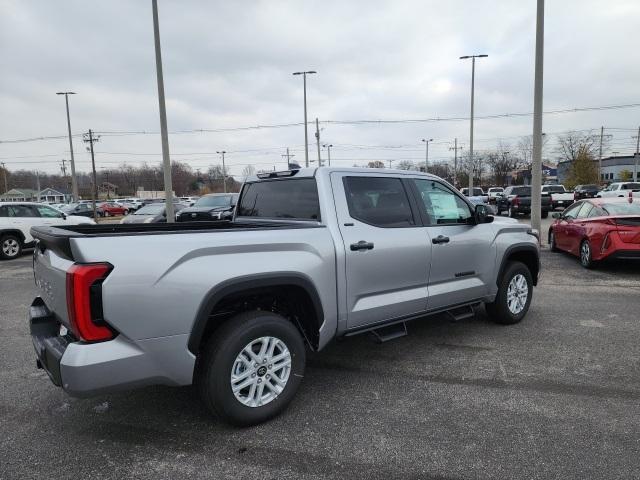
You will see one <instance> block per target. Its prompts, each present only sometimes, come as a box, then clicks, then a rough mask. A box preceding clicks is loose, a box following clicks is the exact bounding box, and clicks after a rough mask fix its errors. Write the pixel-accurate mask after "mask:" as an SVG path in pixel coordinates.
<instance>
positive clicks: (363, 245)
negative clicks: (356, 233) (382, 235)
mask: <svg viewBox="0 0 640 480" xmlns="http://www.w3.org/2000/svg"><path fill="white" fill-rule="evenodd" d="M356 250H373V243H371V242H366V241H364V240H360V241H359V242H358V243H352V244H351V251H353V252H355V251H356Z"/></svg>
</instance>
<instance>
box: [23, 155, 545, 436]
mask: <svg viewBox="0 0 640 480" xmlns="http://www.w3.org/2000/svg"><path fill="white" fill-rule="evenodd" d="M33 236H34V237H35V238H36V240H37V243H36V248H35V252H34V269H35V279H36V284H37V286H38V288H39V291H40V296H39V297H37V298H36V299H35V300H34V302H33V305H32V306H31V309H30V322H31V332H32V338H33V343H34V346H35V349H36V354H37V357H38V362H39V365H41V366H42V367H43V368H44V369H45V370H46V371H47V372H48V374H49V376H50V377H51V380H52V381H53V383H55V384H56V385H58V386H61V387H62V388H64V389H65V390H66V391H67V392H69V393H70V394H73V395H80V396H83V395H91V394H95V393H98V392H106V391H112V390H117V389H123V388H131V387H137V386H142V385H150V384H164V385H175V386H179V385H189V384H191V383H196V384H197V385H198V387H199V389H200V391H201V393H202V397H203V399H204V402H205V403H206V404H207V406H208V407H209V408H210V409H211V410H212V411H213V412H215V413H217V414H218V415H219V416H220V417H222V418H223V419H225V420H227V421H230V422H232V423H235V424H240V425H250V424H255V423H259V422H262V421H265V420H267V419H269V418H271V417H273V416H274V415H276V414H278V413H279V412H281V411H282V410H283V409H284V408H285V407H286V405H287V404H288V403H289V402H290V401H291V400H292V398H293V396H294V395H295V393H296V390H297V389H298V386H299V385H300V382H301V381H302V378H303V375H304V369H305V351H306V348H309V349H311V350H314V351H317V350H321V349H322V348H324V347H325V346H326V345H327V344H328V343H329V342H330V341H331V340H332V339H333V338H336V337H339V336H347V335H355V334H358V333H362V332H368V331H370V332H373V333H374V334H375V335H376V336H377V337H378V338H379V339H380V340H381V341H385V340H389V339H391V338H395V337H398V336H401V335H403V334H405V333H406V326H405V324H406V322H407V321H409V320H413V319H417V318H423V317H427V316H429V315H431V314H435V313H439V312H449V313H450V314H451V315H452V317H453V318H454V319H461V318H466V317H468V316H471V315H472V314H473V307H474V306H476V305H479V304H481V303H483V304H484V305H485V308H486V310H487V312H488V315H489V317H490V318H491V319H492V320H494V321H495V322H498V323H501V324H514V323H517V322H519V321H520V320H522V318H523V317H524V316H525V314H526V313H527V310H528V309H529V305H530V303H531V298H532V295H533V287H534V285H536V282H537V279H538V272H539V268H540V267H539V255H538V238H537V232H535V231H532V230H531V228H530V227H529V226H527V225H522V224H519V223H517V222H516V221H514V220H512V219H499V218H494V217H493V216H490V215H488V213H487V209H486V206H485V205H477V206H474V205H472V204H471V203H469V202H468V200H467V199H466V198H465V197H464V196H463V195H462V194H461V193H460V192H458V191H456V190H455V189H454V188H453V187H452V186H451V185H449V184H448V183H446V182H444V181H443V180H441V179H440V178H437V177H435V176H432V175H427V174H421V173H418V172H408V171H394V170H377V169H353V168H320V169H302V170H291V171H284V172H271V173H268V174H260V175H258V176H257V177H253V178H249V179H248V180H247V182H246V183H245V184H244V186H243V188H242V191H241V193H240V198H239V200H238V204H237V207H236V210H235V213H234V218H233V221H232V222H222V223H209V222H202V223H188V224H187V223H178V224H141V225H136V224H131V225H126V224H125V225H96V226H89V225H87V226H60V227H55V226H49V227H37V228H34V229H33ZM132 292H135V294H133V293H132Z"/></svg>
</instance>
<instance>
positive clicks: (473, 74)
mask: <svg viewBox="0 0 640 480" xmlns="http://www.w3.org/2000/svg"><path fill="white" fill-rule="evenodd" d="M488 56H489V55H486V54H482V55H464V56H462V57H460V60H466V59H468V58H470V59H471V116H470V120H471V121H470V122H469V164H470V165H471V168H470V172H469V195H471V192H473V170H474V168H473V167H474V164H473V108H474V107H473V104H474V102H473V100H474V95H475V82H476V58H486V57H488Z"/></svg>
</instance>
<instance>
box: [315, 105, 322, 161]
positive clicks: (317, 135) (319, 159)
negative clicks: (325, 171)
mask: <svg viewBox="0 0 640 480" xmlns="http://www.w3.org/2000/svg"><path fill="white" fill-rule="evenodd" d="M316 146H317V147H318V166H319V167H321V166H322V157H321V156H320V127H319V126H318V117H316Z"/></svg>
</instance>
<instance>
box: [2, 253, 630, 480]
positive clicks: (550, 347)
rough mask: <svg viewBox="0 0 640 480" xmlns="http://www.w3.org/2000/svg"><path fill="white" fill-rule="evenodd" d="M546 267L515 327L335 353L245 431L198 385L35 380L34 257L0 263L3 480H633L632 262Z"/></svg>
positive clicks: (485, 326) (417, 335)
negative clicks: (210, 406)
mask: <svg viewBox="0 0 640 480" xmlns="http://www.w3.org/2000/svg"><path fill="white" fill-rule="evenodd" d="M542 262H543V275H542V278H541V282H540V285H539V286H538V288H537V289H536V290H535V294H534V300H533V304H532V307H531V311H530V312H529V314H528V316H527V317H526V318H525V320H524V321H523V322H522V323H521V324H519V325H514V326H508V327H505V326H498V325H494V324H492V323H490V322H489V321H487V319H486V317H485V315H484V310H483V309H480V310H479V313H478V316H477V318H475V319H469V320H464V321H461V322H459V323H452V322H450V321H449V320H448V319H447V318H446V317H444V316H440V317H437V318H432V319H425V320H424V321H415V322H413V323H411V324H409V336H408V337H404V338H400V339H398V340H395V341H392V342H389V343H385V344H382V345H378V344H375V343H373V341H372V339H371V337H370V336H359V337H351V338H348V339H345V340H342V341H338V342H334V343H333V344H332V345H330V346H329V347H328V348H327V349H326V351H324V352H322V353H320V354H314V355H312V356H311V358H310V359H309V361H308V369H307V374H306V377H305V379H304V381H303V384H302V386H301V389H300V391H299V393H298V395H297V397H296V399H295V400H294V401H293V403H292V404H291V406H290V408H289V409H288V410H287V411H286V412H285V413H284V414H283V415H282V416H280V417H278V418H276V419H275V420H273V421H271V422H269V423H267V424H264V425H260V426H258V427H253V428H247V429H235V428H232V427H228V426H225V425H222V424H220V423H219V422H218V421H217V420H216V419H215V418H213V417H211V416H209V414H208V413H207V412H206V411H205V409H204V408H203V406H202V405H201V404H200V402H199V401H198V399H197V396H196V395H195V392H194V390H193V389H192V388H179V389H172V388H161V387H154V388H147V389H143V390H137V391H131V392H125V393H121V394H111V395H103V396H99V397H96V398H91V399H74V398H70V397H68V396H67V395H65V394H64V393H63V392H62V391H61V390H60V389H58V388H56V387H54V386H53V385H52V384H51V383H50V382H49V380H48V378H47V376H46V374H45V373H43V372H42V371H39V370H36V368H35V360H34V353H33V348H32V346H31V341H30V339H29V336H28V327H27V324H26V321H25V314H26V311H27V306H28V305H29V303H30V302H31V300H32V297H33V276H32V273H31V258H30V256H29V255H25V256H23V257H22V258H21V259H18V260H16V261H13V262H2V263H0V365H2V369H1V370H0V385H2V388H1V389H0V478H2V479H14V478H15V479H18V478H20V479H23V478H43V477H45V476H46V477H50V478H113V479H121V478H150V479H151V478H153V479H156V478H171V479H175V478H185V477H190V478H212V479H221V478H241V477H242V478H260V479H262V478H264V479H271V478H285V479H301V478H302V479H306V478H336V479H338V478H340V479H342V478H367V479H369V478H373V479H389V478H398V479H400V478H401V479H407V478H416V479H418V478H420V479H462V478H464V479H480V478H483V479H484V478H489V479H493V478H495V479H520V478H522V479H531V478H541V479H542V478H544V479H549V478H561V479H568V478H581V479H583V478H593V479H606V478H616V479H619V478H640V455H638V452H639V448H640V444H639V438H640V410H639V408H638V399H639V398H640V321H639V320H638V319H639V318H640V317H639V315H638V312H639V311H640V266H639V265H637V264H636V265H633V264H614V265H605V266H603V267H602V269H599V270H595V271H587V270H584V269H582V268H581V267H580V266H579V265H578V262H577V261H576V260H575V259H573V258H571V257H568V256H565V255H563V254H556V253H550V252H548V251H546V250H545V251H544V252H543V257H542ZM131 321H136V319H135V318H132V319H131Z"/></svg>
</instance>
